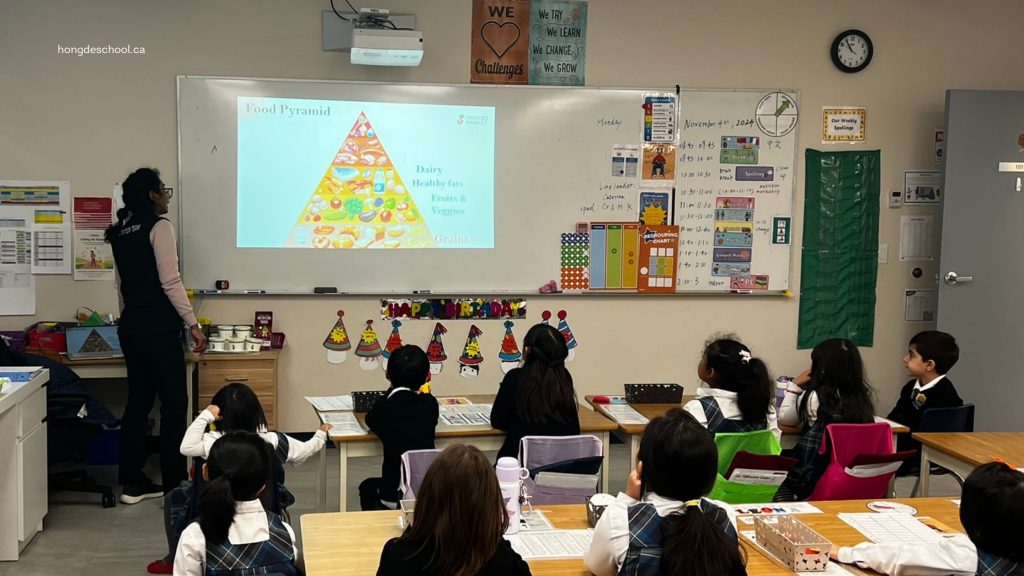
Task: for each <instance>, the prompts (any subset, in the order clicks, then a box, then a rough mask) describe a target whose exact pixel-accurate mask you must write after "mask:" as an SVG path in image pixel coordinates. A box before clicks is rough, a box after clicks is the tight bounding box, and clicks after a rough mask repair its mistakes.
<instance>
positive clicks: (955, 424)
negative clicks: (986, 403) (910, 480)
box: [910, 404, 974, 498]
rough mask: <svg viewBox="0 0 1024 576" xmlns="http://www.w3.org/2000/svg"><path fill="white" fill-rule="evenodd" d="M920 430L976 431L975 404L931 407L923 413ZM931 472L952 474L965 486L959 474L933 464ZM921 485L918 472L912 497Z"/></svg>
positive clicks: (936, 474) (914, 496) (935, 474)
mask: <svg viewBox="0 0 1024 576" xmlns="http://www.w3.org/2000/svg"><path fill="white" fill-rule="evenodd" d="M917 431H918V432H974V404H964V405H963V406H956V407H953V408H929V409H928V410H925V411H924V412H922V413H921V422H920V424H919V425H918V428H917ZM930 473H931V475H932V476H938V475H944V474H950V475H952V476H953V478H954V479H955V480H956V481H957V483H958V484H960V487H961V488H963V486H964V479H963V478H961V477H960V475H959V474H957V473H956V472H953V471H952V470H948V469H946V468H943V467H942V466H939V465H938V464H932V467H931V470H930ZM920 485H921V476H920V472H918V477H917V480H916V481H915V482H914V489H913V491H912V492H911V493H910V497H911V498H916V497H917V493H918V489H919V488H920Z"/></svg>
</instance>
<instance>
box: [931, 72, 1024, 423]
mask: <svg viewBox="0 0 1024 576" xmlns="http://www.w3.org/2000/svg"><path fill="white" fill-rule="evenodd" d="M1022 134H1024V92H989V91H973V90H950V91H948V92H946V168H945V187H946V194H945V200H944V202H945V206H944V207H943V211H942V252H941V256H940V258H941V265H940V267H939V313H938V320H939V322H938V325H939V330H942V331H944V332H949V333H950V334H952V335H953V336H954V337H956V339H957V342H958V343H959V344H960V361H959V363H958V364H957V365H956V367H955V368H953V370H952V372H951V375H950V378H951V380H953V382H954V383H955V385H956V387H957V389H958V390H959V392H960V396H962V397H963V398H964V401H965V402H971V403H973V404H975V405H976V406H977V411H976V414H975V428H976V429H977V430H985V431H996V430H999V431H1021V430H1024V420H1022V419H1021V415H1022V414H1024V380H1022V377H1021V375H1020V369H1019V362H1020V360H1021V359H1022V358H1024V334H1022V330H1021V328H1022V326H1021V324H1022V319H1024V313H1022V311H1021V305H1020V303H1021V297H1022V295H1024V187H1022V185H1021V183H1022V180H1021V179H1024V151H1022V149H1024V139H1022V138H1024V137H1022V136H1021V135H1022ZM1001 162H1003V163H1020V164H1022V165H1021V166H1003V170H1012V169H1018V168H1020V169H1022V171H1000V163H1001ZM953 274H955V275H956V276H957V278H958V279H957V280H953V277H952V275H953Z"/></svg>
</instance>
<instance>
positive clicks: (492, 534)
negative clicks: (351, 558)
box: [377, 355, 582, 576]
mask: <svg viewBox="0 0 1024 576" xmlns="http://www.w3.org/2000/svg"><path fill="white" fill-rule="evenodd" d="M390 362H394V355H392V357H391V361H390ZM390 362H389V363H390ZM581 512H582V509H581ZM508 521H509V520H508V513H507V512H506V511H505V501H504V500H502V497H501V488H500V487H499V486H498V477H497V476H496V475H495V473H494V467H493V466H491V463H490V462H488V461H487V457H485V456H484V455H483V453H482V452H480V450H478V449H477V448H476V447H475V446H467V445H465V444H455V445H453V446H449V447H447V448H445V449H444V452H441V454H440V455H439V456H438V457H437V459H436V460H434V462H433V463H432V464H431V465H430V468H428V469H427V473H426V475H425V476H424V477H423V483H422V484H421V485H420V489H419V491H418V492H417V493H416V509H415V511H414V513H413V520H412V526H408V527H406V529H405V532H403V533H402V535H401V536H399V537H398V538H392V539H391V540H388V542H387V543H386V544H384V549H383V550H382V551H381V553H380V567H379V568H377V576H392V575H394V576H428V575H429V576H435V575H436V576H520V575H529V574H530V567H529V566H528V565H527V564H526V562H524V561H523V559H522V557H521V556H519V554H517V553H516V552H515V551H514V550H512V546H511V544H509V542H508V540H505V539H504V538H503V535H504V534H505V530H507V529H508Z"/></svg>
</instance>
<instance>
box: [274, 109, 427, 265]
mask: <svg viewBox="0 0 1024 576" xmlns="http://www.w3.org/2000/svg"><path fill="white" fill-rule="evenodd" d="M434 246H436V243H435V241H434V236H433V234H431V232H430V229H429V228H428V227H427V224H426V222H424V220H423V214H422V213H421V212H420V210H419V208H417V206H416V201H415V200H414V199H413V197H412V195H411V194H410V193H409V190H407V189H406V187H405V182H404V181H403V180H402V176H401V175H400V174H399V173H398V168H397V167H396V166H395V164H394V163H393V162H392V159H391V156H390V155H389V154H388V153H387V151H386V150H385V149H384V144H383V142H382V140H381V139H380V135H379V134H377V132H376V130H375V129H374V128H373V126H372V125H371V124H370V120H369V119H368V118H367V117H366V114H365V113H363V112H360V113H359V116H358V117H357V118H356V121H355V123H354V124H353V125H352V128H351V129H350V130H349V131H348V134H346V136H345V141H344V142H343V143H342V145H341V147H340V148H339V149H338V152H337V154H336V155H335V156H334V159H333V161H332V162H331V164H330V165H329V166H328V167H327V170H326V171H325V172H324V175H323V177H322V178H321V179H320V183H319V184H318V185H317V187H316V190H314V191H313V194H312V196H311V197H310V200H309V202H308V203H306V205H305V206H304V207H303V209H302V212H300V213H299V215H298V219H297V221H296V223H295V225H294V226H293V227H292V230H291V233H290V234H289V235H288V237H287V239H286V241H285V247H300V248H328V249H358V248H433V247H434Z"/></svg>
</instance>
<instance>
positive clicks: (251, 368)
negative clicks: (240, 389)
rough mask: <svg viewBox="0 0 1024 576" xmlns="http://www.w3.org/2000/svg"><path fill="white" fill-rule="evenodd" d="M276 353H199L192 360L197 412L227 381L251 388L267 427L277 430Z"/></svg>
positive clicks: (273, 351) (208, 403)
mask: <svg viewBox="0 0 1024 576" xmlns="http://www.w3.org/2000/svg"><path fill="white" fill-rule="evenodd" d="M277 355H278V352H277V351H276V350H271V351H268V352H260V353H258V354H203V355H200V356H197V357H195V359H194V360H195V362H196V369H197V371H198V376H199V380H198V390H197V394H196V398H197V409H198V410H202V409H203V408H205V407H207V406H209V405H210V402H211V401H212V400H213V395H214V394H216V393H217V391H218V390H220V389H221V388H223V387H224V385H225V384H229V383H231V382H241V383H243V384H245V385H246V386H248V387H249V388H252V391H253V392H255V393H256V396H257V397H258V398H259V399H260V404H262V405H263V411H264V412H265V413H266V415H267V426H269V427H270V429H271V430H274V429H276V428H277Z"/></svg>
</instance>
